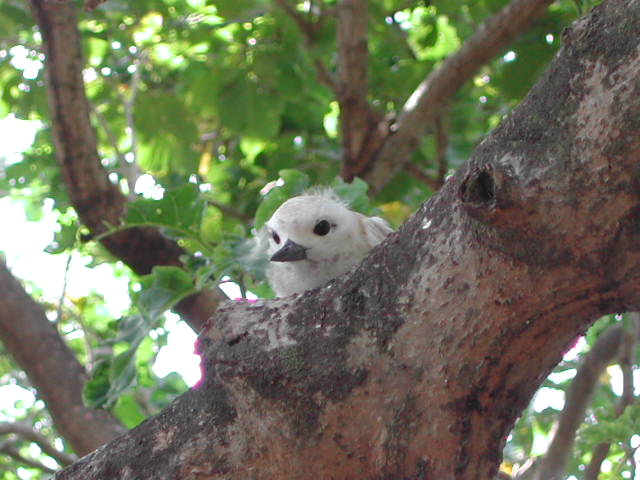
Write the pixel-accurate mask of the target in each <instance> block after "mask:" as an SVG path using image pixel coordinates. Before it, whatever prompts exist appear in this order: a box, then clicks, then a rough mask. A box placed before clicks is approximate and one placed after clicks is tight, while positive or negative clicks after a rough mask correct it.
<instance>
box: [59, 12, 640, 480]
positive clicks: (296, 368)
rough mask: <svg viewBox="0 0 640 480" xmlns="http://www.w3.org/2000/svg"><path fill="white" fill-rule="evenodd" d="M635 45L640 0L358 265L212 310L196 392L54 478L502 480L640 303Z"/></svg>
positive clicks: (585, 43) (638, 56)
mask: <svg viewBox="0 0 640 480" xmlns="http://www.w3.org/2000/svg"><path fill="white" fill-rule="evenodd" d="M639 32H640V1H638V0H612V1H610V2H608V3H605V4H603V5H602V6H600V7H598V8H597V9H595V10H594V11H593V12H592V13H591V14H590V15H589V16H588V17H587V18H585V19H583V20H581V21H579V22H578V23H576V24H575V25H574V26H573V27H572V28H571V29H570V30H569V31H568V32H567V35H566V38H565V43H566V45H565V47H563V48H562V50H561V52H560V53H559V55H558V56H557V58H556V59H555V60H554V62H553V63H552V65H551V67H550V68H549V70H548V72H547V73H546V74H545V75H544V76H543V78H542V79H541V80H540V81H539V83H538V84H537V86H536V87H535V88H534V89H533V90H532V92H531V93H530V95H529V96H528V97H527V99H526V100H525V101H524V102H523V104H522V105H521V106H520V107H519V108H517V109H516V110H515V111H514V113H513V114H512V115H511V116H510V117H509V118H508V119H507V120H505V122H504V123H503V124H502V126H501V127H500V128H498V129H497V130H496V131H495V132H494V133H493V134H491V135H490V136H489V137H487V139H485V140H484V141H483V142H482V144H481V145H480V146H479V147H478V149H477V151H476V152H475V154H474V155H473V157H472V158H471V159H470V161H469V162H468V163H467V164H465V165H464V166H463V167H462V168H461V169H460V171H459V172H458V173H457V174H456V175H455V176H454V177H453V178H451V179H449V180H448V181H447V182H446V183H445V185H444V187H443V188H442V189H441V191H440V193H439V194H438V195H437V196H436V197H434V198H432V199H431V200H429V201H428V202H427V203H425V204H424V205H423V206H422V207H421V208H420V210H419V211H418V212H416V214H415V215H414V216H413V217H412V218H411V219H410V220H409V221H408V222H407V223H406V224H405V225H404V226H403V227H402V228H401V230H400V231H399V232H398V233H397V234H393V235H391V236H390V237H389V238H388V240H387V241H386V242H385V243H384V244H383V245H381V246H380V247H379V248H377V249H375V250H374V252H373V253H372V255H371V256H370V257H368V259H366V260H365V262H364V263H363V264H362V265H361V266H360V267H359V268H358V269H356V271H355V272H353V273H352V274H350V275H348V276H347V277H345V278H341V279H338V280H336V281H334V282H332V283H330V284H329V285H327V286H325V287H324V288H321V289H318V290H314V291H311V292H306V293H304V294H302V295H300V296H297V297H292V298H284V299H279V300H274V301H261V302H258V303H255V304H246V303H233V304H227V305H226V306H224V307H223V308H221V309H219V311H218V312H217V320H216V323H215V325H210V326H209V327H208V328H207V329H206V330H205V331H204V332H203V334H202V335H201V337H200V350H201V354H202V359H203V360H202V365H203V372H204V379H203V381H202V383H201V385H200V386H199V387H197V388H194V389H193V390H191V391H189V392H188V393H186V394H185V395H183V396H181V397H180V398H178V399H177V400H176V401H175V402H174V403H173V404H172V405H171V406H170V407H169V408H168V409H166V410H165V411H164V412H163V413H161V414H160V415H158V416H157V417H154V418H152V419H150V420H148V421H147V422H145V423H144V424H142V425H141V426H140V427H138V428H136V429H135V430H133V431H132V432H130V433H128V434H127V435H125V436H123V437H122V438H120V439H118V440H117V441H115V442H113V443H111V444H109V445H108V446H106V447H105V448H103V449H101V450H99V451H97V452H94V453H93V454H91V455H89V456H87V457H86V458H84V459H82V460H80V461H79V462H77V463H76V464H74V465H72V466H71V467H69V468H68V469H66V470H64V471H63V472H61V473H60V474H58V475H57V476H56V478H57V479H58V480H60V479H83V480H90V479H98V478H100V479H102V478H137V479H145V478H154V479H158V478H182V479H196V478H198V479H207V478H208V479H214V478H219V479H220V478H225V479H232V478H237V479H246V478H253V479H261V478H264V479H272V478H279V479H294V478H295V479H302V480H304V479H318V478H327V479H329V478H334V479H355V478H357V479H390V478H393V479H399V478H403V479H408V478H420V479H423V478H427V479H432V478H437V479H442V480H446V479H465V480H469V479H487V478H492V477H493V476H494V475H495V474H496V471H497V467H498V464H499V461H500V452H501V450H502V447H503V445H504V441H505V438H506V436H507V434H508V432H509V430H510V429H511V427H512V425H513V423H514V421H515V419H516V418H517V416H518V415H519V413H520V412H521V411H522V409H523V408H524V407H525V406H526V405H527V404H528V402H529V400H530V399H531V397H532V395H533V393H534V392H535V390H536V389H537V388H538V386H539V384H540V382H541V381H542V379H544V378H545V377H546V375H547V374H548V373H549V372H550V371H551V370H552V368H553V366H554V365H555V364H556V363H557V362H558V361H559V360H560V359H561V357H562V353H563V351H565V350H566V349H568V348H569V346H570V345H571V344H572V342H573V341H574V340H575V338H576V336H577V335H579V334H581V333H583V332H584V331H585V329H586V328H587V327H588V325H589V324H590V323H591V321H592V320H594V319H595V318H597V317H599V316H601V315H603V314H606V313H610V312H616V311H629V310H636V309H638V308H639V307H640V289H639V288H638V285H639V283H638V282H639V281H640V247H639V246H638V245H640V243H639V240H640V193H639V192H640V168H639V167H638V165H639V161H640V122H638V117H639V115H640V85H639V84H638V78H639V75H640V49H639V45H638V44H639V41H640V40H639V39H640V35H638V33H639Z"/></svg>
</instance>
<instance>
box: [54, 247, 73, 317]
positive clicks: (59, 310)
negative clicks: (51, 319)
mask: <svg viewBox="0 0 640 480" xmlns="http://www.w3.org/2000/svg"><path fill="white" fill-rule="evenodd" d="M70 267H71V254H69V255H68V256H67V262H66V264H65V266H64V277H63V280H62V292H60V300H58V307H57V308H56V323H57V324H60V322H61V321H62V306H63V304H64V297H65V296H66V294H67V285H68V283H69V268H70Z"/></svg>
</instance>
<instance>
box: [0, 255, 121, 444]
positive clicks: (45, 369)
mask: <svg viewBox="0 0 640 480" xmlns="http://www.w3.org/2000/svg"><path fill="white" fill-rule="evenodd" d="M0 292H2V301H1V302H0V339H2V343H3V345H4V346H5V348H6V349H7V351H8V352H9V354H11V356H12V357H13V358H14V359H15V360H16V362H17V363H18V364H19V365H20V366H21V367H22V368H23V369H24V370H25V372H26V373H27V376H28V377H29V381H30V382H31V384H32V385H33V386H34V387H35V388H36V389H37V390H38V394H39V396H40V397H41V398H42V399H43V400H44V401H45V403H46V404H47V408H48V410H49V413H50V414H51V418H52V419H53V422H54V424H55V426H56V429H57V430H58V431H59V432H60V435H62V436H63V437H64V438H65V440H66V441H68V442H69V444H70V445H71V447H72V448H73V449H74V450H75V451H76V453H78V455H84V454H86V453H88V452H90V451H92V450H94V449H96V448H98V447H99V446H101V445H103V444H104V443H106V442H108V441H109V440H112V439H113V438H115V437H116V436H117V435H119V434H121V433H122V432H124V431H125V429H124V428H123V427H122V426H121V425H120V423H119V422H118V421H117V420H116V419H115V418H114V417H113V416H111V414H109V413H108V412H106V411H104V410H95V409H91V408H87V407H86V406H85V405H84V403H83V401H82V389H83V387H84V382H85V380H86V372H85V371H84V369H83V368H82V366H81V365H80V363H79V362H78V361H77V360H76V358H75V356H74V355H73V353H72V352H71V350H69V348H68V347H67V345H66V344H65V343H64V341H63V339H62V338H61V337H60V335H59V334H58V331H57V330H56V328H55V326H54V325H53V324H52V323H51V322H50V321H49V320H48V319H47V317H46V315H45V312H44V311H43V310H42V308H41V307H40V305H38V304H37V303H35V302H34V301H33V299H32V298H31V297H30V296H29V295H28V294H27V292H25V291H24V289H23V288H22V286H21V285H20V284H19V283H18V281H17V280H16V279H15V278H14V277H13V276H12V275H11V273H10V272H9V270H8V269H7V267H6V265H5V264H4V262H0ZM42 359H46V362H43V360H42ZM43 450H44V449H43Z"/></svg>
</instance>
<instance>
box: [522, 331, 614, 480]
mask: <svg viewBox="0 0 640 480" xmlns="http://www.w3.org/2000/svg"><path fill="white" fill-rule="evenodd" d="M623 341H624V330H623V328H622V324H620V323H617V324H615V325H613V326H612V327H610V328H609V329H608V330H606V331H605V332H604V333H602V334H601V335H600V337H599V338H598V341H597V342H596V343H595V345H594V346H593V348H592V349H591V351H589V353H587V354H586V355H585V356H584V358H583V359H582V362H581V364H580V367H578V370H577V372H576V376H575V377H574V379H573V380H572V382H571V385H570V386H569V389H568V390H567V393H566V401H565V405H564V408H563V410H562V412H561V413H560V415H559V417H558V420H557V428H556V429H555V434H554V436H553V439H552V440H551V443H550V444H549V448H548V449H547V453H545V455H544V457H542V459H541V460H540V462H539V464H538V465H537V468H536V472H535V476H534V478H535V479H536V480H548V479H551V478H562V477H563V475H564V471H565V468H566V464H567V461H568V459H569V455H570V453H571V449H572V448H573V444H574V442H575V438H576V432H577V430H578V427H579V426H580V423H581V422H582V420H583V419H584V416H585V412H586V410H587V407H588V406H589V402H590V401H591V397H592V396H593V393H594V391H595V389H596V386H597V384H598V379H599V378H600V375H601V374H602V372H603V371H604V369H605V368H606V367H607V366H608V365H609V364H610V363H611V362H612V361H613V360H614V359H615V358H616V357H617V356H618V355H619V352H620V348H621V345H622V343H623Z"/></svg>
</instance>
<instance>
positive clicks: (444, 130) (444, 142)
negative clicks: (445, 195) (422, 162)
mask: <svg viewBox="0 0 640 480" xmlns="http://www.w3.org/2000/svg"><path fill="white" fill-rule="evenodd" d="M435 127H436V163H437V164H438V177H437V182H438V185H439V187H441V186H442V185H444V179H445V177H446V176H447V172H448V171H449V162H448V161H447V148H448V147H449V126H448V124H447V121H446V118H444V115H438V117H437V118H436V121H435Z"/></svg>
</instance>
